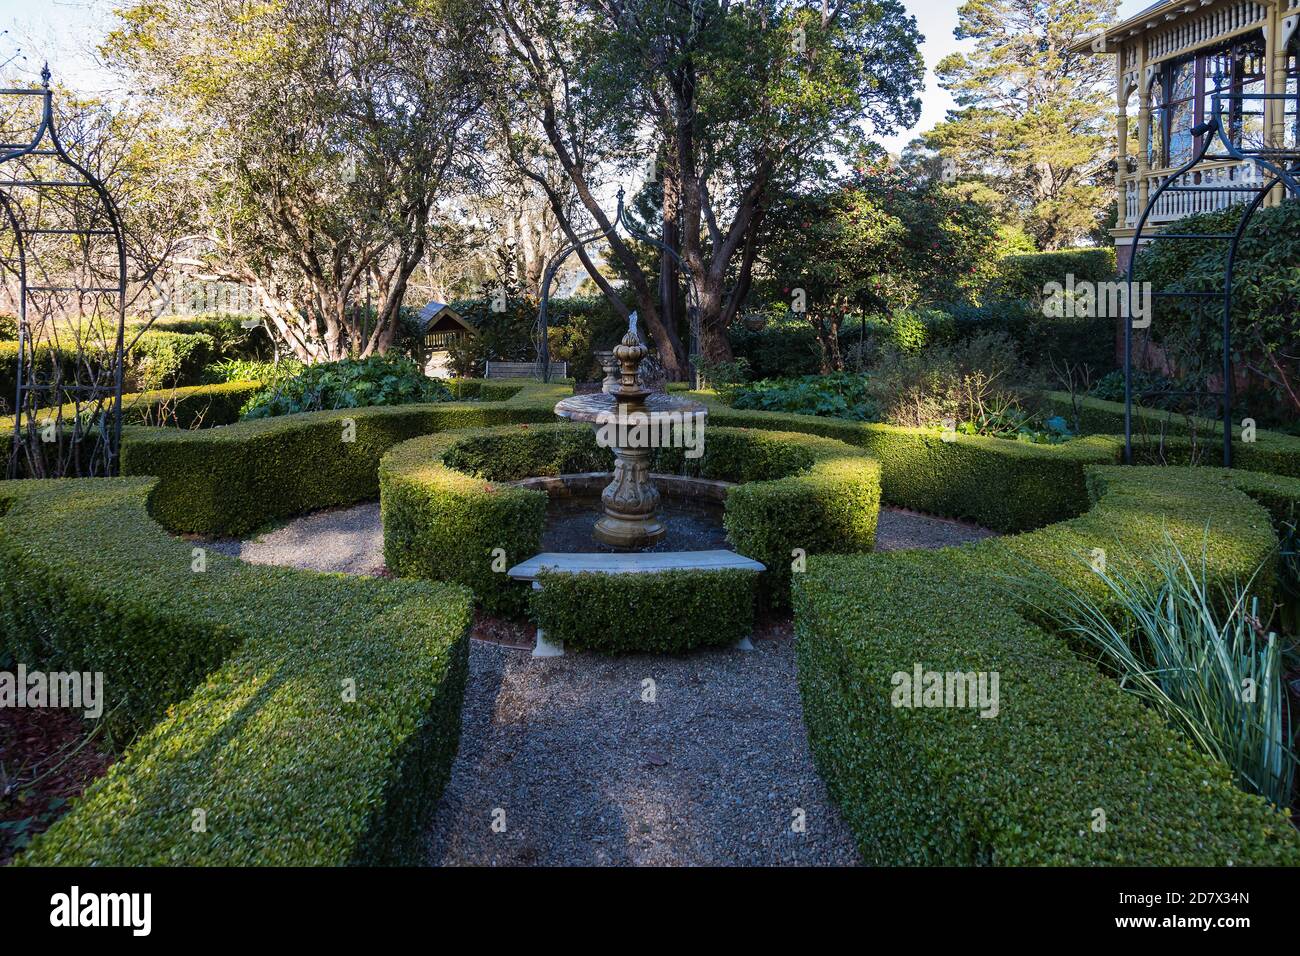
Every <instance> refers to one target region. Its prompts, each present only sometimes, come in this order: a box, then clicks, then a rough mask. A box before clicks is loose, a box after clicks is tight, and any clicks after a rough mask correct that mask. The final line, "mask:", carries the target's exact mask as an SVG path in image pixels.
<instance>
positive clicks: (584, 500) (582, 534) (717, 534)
mask: <svg viewBox="0 0 1300 956" xmlns="http://www.w3.org/2000/svg"><path fill="white" fill-rule="evenodd" d="M658 513H659V520H660V521H661V522H662V523H663V525H664V527H665V528H667V533H666V534H665V535H664V536H663V537H662V538H660V539H659V540H658V541H656V542H655V543H654V544H653V545H651V546H650V547H648V548H642V549H641V550H643V551H648V552H653V553H663V552H667V551H730V550H732V548H731V545H730V544H729V543H728V542H727V532H726V531H725V530H724V529H723V527H722V505H721V504H718V503H717V502H713V501H706V500H701V499H699V498H677V497H670V496H667V495H665V496H663V497H662V498H661V499H660V504H659V512H658ZM599 516H600V495H593V494H582V495H567V496H564V497H554V498H552V499H551V503H550V505H549V506H548V507H547V509H546V528H545V530H544V531H542V550H543V551H552V552H560V553H564V554H572V553H582V552H597V551H601V552H610V553H614V552H617V551H618V549H617V548H612V547H610V546H609V545H607V544H605V543H603V542H601V541H598V540H597V539H596V538H595V537H594V536H593V535H592V527H593V526H594V524H595V522H596V518H598V517H599Z"/></svg>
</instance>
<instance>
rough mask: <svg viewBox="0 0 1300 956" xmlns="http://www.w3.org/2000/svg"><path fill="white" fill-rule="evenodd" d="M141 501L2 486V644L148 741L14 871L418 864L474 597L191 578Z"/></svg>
mask: <svg viewBox="0 0 1300 956" xmlns="http://www.w3.org/2000/svg"><path fill="white" fill-rule="evenodd" d="M152 484H153V483H152V482H151V481H148V480H144V479H93V480H85V481H73V480H63V481H50V482H5V483H2V484H0V513H3V517H2V518H0V633H3V634H4V635H5V641H6V645H7V646H8V647H9V648H10V649H11V650H13V651H14V653H15V655H16V656H17V659H18V660H21V661H23V662H24V663H26V664H27V666H28V667H30V668H36V667H40V668H43V669H46V670H78V671H91V672H94V671H100V672H103V674H104V689H105V696H106V697H107V702H106V706H105V713H106V714H108V713H111V714H112V719H111V726H113V727H114V728H115V730H116V733H117V735H118V740H119V742H124V741H125V740H126V739H129V736H130V735H131V734H133V733H135V732H137V731H141V730H145V729H146V728H149V727H150V726H151V725H153V726H152V729H151V730H147V731H146V732H144V733H143V735H142V736H140V737H139V738H138V739H137V740H135V742H134V743H132V744H131V745H130V746H129V747H128V748H127V749H126V751H125V753H124V754H123V756H122V758H121V759H120V760H118V761H117V762H116V763H115V764H114V765H113V766H112V767H111V768H110V770H109V772H108V774H107V776H106V777H104V778H102V779H101V780H99V781H97V782H96V783H95V784H94V785H92V786H91V787H90V789H88V790H87V792H86V793H85V794H84V795H83V796H82V797H81V798H79V799H78V800H77V801H76V803H75V804H74V806H73V808H72V810H71V811H70V812H69V813H68V814H67V815H66V816H65V817H63V818H62V819H60V820H59V821H58V822H57V823H55V825H54V826H53V827H52V828H51V829H50V830H49V831H48V832H46V833H45V834H43V835H41V836H40V837H38V838H37V839H36V840H35V841H34V843H33V844H32V846H31V848H30V849H29V850H28V851H27V852H25V853H24V854H23V855H22V856H21V857H20V858H19V860H18V863H19V864H27V865H51V864H72V865H87V866H89V865H96V866H112V865H135V864H145V865H159V864H168V865H175V864H181V865H200V864H202V865H248V864H259V865H328V864H341V863H393V862H413V861H414V860H415V859H416V858H417V857H418V856H419V853H420V847H421V845H422V844H421V841H420V835H421V834H422V833H423V831H424V829H425V828H426V827H427V825H428V822H429V820H430V819H431V817H432V813H433V810H434V807H435V806H436V804H437V801H438V797H439V794H440V792H441V790H442V787H443V786H444V784H445V782H446V779H447V775H448V773H449V771H450V766H451V762H452V759H453V758H454V756H455V753H456V746H457V741H458V738H459V732H460V705H461V698H462V691H463V686H464V681H465V673H466V667H467V646H468V645H467V640H468V637H467V634H468V627H469V622H470V597H469V595H468V594H467V593H466V592H464V591H463V590H461V589H460V588H457V587H455V586H451V585H435V584H428V583H425V582H419V581H407V582H390V581H382V580H378V579H365V578H353V579H347V578H342V577H339V576H335V575H319V574H312V573H306V572H298V571H291V570H284V569H274V568H264V567H256V566H250V565H246V564H243V563H241V562H239V561H236V560H233V559H228V558H223V557H221V556H219V555H216V554H208V555H205V558H204V560H205V561H206V565H205V567H204V569H203V570H195V564H194V561H195V555H194V553H193V551H192V549H191V547H190V545H189V544H188V543H185V542H181V541H177V540H175V539H173V538H170V537H169V536H168V535H166V534H165V533H164V532H163V531H162V529H161V528H159V527H158V526H157V525H156V524H155V523H154V522H153V521H152V520H151V519H150V518H149V516H148V514H147V512H146V509H145V502H146V498H147V496H148V494H149V492H150V489H151V486H152ZM155 721H158V723H156V725H155V724H154V722H155ZM196 810H201V811H203V812H204V813H203V817H202V822H203V827H204V828H203V829H199V830H197V831H196V829H195V822H196V820H198V819H199V817H198V816H196V814H195V811H196Z"/></svg>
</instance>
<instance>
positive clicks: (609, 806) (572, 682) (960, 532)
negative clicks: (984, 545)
mask: <svg viewBox="0 0 1300 956" xmlns="http://www.w3.org/2000/svg"><path fill="white" fill-rule="evenodd" d="M990 534H991V532H988V531H985V530H983V529H981V528H976V527H974V526H972V525H967V524H963V523H961V522H956V521H949V520H946V519H943V518H933V517H929V516H925V515H917V514H913V513H909V512H903V511H896V510H892V509H885V510H882V511H881V514H880V527H879V532H878V540H877V546H878V548H879V549H880V550H895V549H899V548H908V547H913V548H916V547H920V548H936V547H944V546H946V545H952V544H961V543H964V542H967V541H974V540H979V539H981V538H984V537H988V536H989V535H990ZM208 547H211V548H212V549H213V550H217V551H220V552H222V553H225V554H231V555H235V556H238V557H241V558H243V559H244V560H245V561H250V562H253V563H258V564H281V565H292V566H296V567H302V568H311V569H314V570H318V571H339V572H344V573H350V574H377V573H381V572H382V571H383V535H382V529H381V527H380V519H379V506H378V504H375V503H369V504H362V505H357V506H355V507H350V508H337V509H332V510H329V511H321V512H317V513H315V514H311V515H308V516H306V517H303V518H299V519H297V520H295V521H291V522H289V523H287V524H285V525H283V526H282V527H279V528H276V529H274V530H272V531H270V532H267V533H266V534H263V535H261V536H259V537H257V538H256V539H253V540H250V541H246V542H240V541H236V540H221V541H212V542H209V544H208ZM475 633H476V635H480V636H488V637H489V638H490V639H491V640H475V641H473V642H472V643H471V646H470V679H469V685H468V687H467V688H466V691H465V708H464V713H463V723H462V732H461V743H460V751H459V753H458V755H457V757H456V762H455V764H454V765H453V767H452V775H451V781H450V782H449V783H448V785H447V789H446V792H445V793H444V794H443V798H442V802H441V803H440V804H439V807H438V812H437V816H436V819H435V821H434V825H433V828H432V830H431V831H430V834H429V838H428V839H429V846H428V853H429V856H428V859H429V862H430V863H433V864H438V865H480V866H493V865H521V864H531V865H596V864H608V865H644V864H648V865H751V866H752V865H760V866H761V865H779V864H795V865H805V866H838V865H852V864H856V863H857V862H858V855H857V850H856V848H855V847H854V845H853V839H852V836H851V835H850V834H849V832H848V830H847V829H846V828H845V826H844V824H843V823H842V821H841V820H840V818H839V815H838V813H837V812H836V810H835V808H834V807H833V806H832V805H831V804H830V802H829V800H828V798H827V795H826V791H825V787H824V786H823V784H822V782H821V780H820V779H819V778H818V776H817V773H816V771H815V770H814V768H813V764H812V758H811V755H810V754H809V751H808V741H807V736H806V733H805V730H804V726H803V717H802V707H801V704H800V701H799V690H798V685H797V682H796V673H795V659H794V640H793V637H792V634H791V628H790V624H789V622H788V621H785V622H775V623H770V624H768V625H765V626H764V628H763V629H762V630H761V631H760V633H758V634H756V635H755V638H754V642H753V643H754V649H753V650H752V651H741V650H736V649H727V650H713V651H703V652H696V653H693V654H689V655H685V656H680V657H668V656H659V655H655V656H650V655H644V656H634V657H603V656H600V655H591V654H574V653H570V654H568V655H566V656H564V657H560V658H543V659H534V658H533V657H532V656H531V654H530V652H529V650H528V649H527V648H526V647H525V648H520V647H512V646H509V644H510V642H511V641H514V642H516V643H524V644H527V642H528V637H529V634H528V631H527V630H526V629H525V628H524V627H522V626H516V625H512V624H509V623H508V622H500V621H492V620H490V619H489V620H481V621H480V622H479V623H478V625H477V626H476V628H475ZM492 641H496V642H498V643H493V642H492ZM647 682H652V683H647ZM643 698H653V699H643Z"/></svg>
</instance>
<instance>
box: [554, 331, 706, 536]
mask: <svg viewBox="0 0 1300 956" xmlns="http://www.w3.org/2000/svg"><path fill="white" fill-rule="evenodd" d="M636 322H637V316H636V313H635V312H633V313H632V314H631V316H629V317H628V324H627V334H626V335H625V336H623V340H622V342H620V343H619V344H618V345H617V346H615V348H614V359H615V361H617V362H618V366H619V380H618V384H617V385H616V386H614V387H613V388H611V389H610V390H609V391H607V392H599V393H597V394H594V395H574V396H572V397H570V398H566V399H564V400H563V401H561V402H560V403H559V404H557V405H556V406H555V414H556V415H558V416H559V417H560V418H566V419H568V420H569V421H574V422H589V423H591V424H593V425H595V426H596V429H597V437H598V440H600V442H601V444H603V445H608V446H610V447H612V448H613V449H614V459H615V462H614V477H613V480H612V481H611V482H610V483H609V485H608V486H607V487H606V488H605V490H604V492H602V493H601V496H600V500H601V507H602V510H603V512H604V513H603V514H602V515H601V516H600V518H599V519H597V521H596V524H595V528H594V529H593V532H592V533H593V534H594V535H595V537H596V539H597V540H598V541H601V542H603V543H604V544H606V545H609V546H610V547H613V548H619V549H621V550H625V551H636V550H639V549H641V548H645V547H648V546H650V545H652V544H654V543H655V542H656V541H658V540H659V539H660V538H662V537H663V536H664V532H665V528H664V525H663V523H662V522H661V521H660V520H659V517H658V510H659V489H657V488H656V487H655V485H654V482H653V481H652V480H651V476H650V462H651V459H652V458H653V456H654V451H655V449H656V448H659V447H663V445H664V444H665V443H666V442H669V441H672V440H674V436H676V437H677V438H680V437H681V436H682V434H683V430H684V429H687V430H689V429H695V430H696V431H695V434H698V435H699V436H700V437H701V438H702V429H703V426H704V420H705V417H706V416H707V415H708V408H707V407H706V406H704V405H703V404H701V403H700V402H696V401H692V400H690V399H686V398H677V397H674V396H671V395H668V394H666V393H657V392H651V391H650V390H649V389H647V388H644V387H642V385H641V384H640V382H639V381H638V379H637V370H638V369H639V368H640V366H641V362H642V360H644V359H645V357H646V355H648V354H649V350H648V349H647V348H646V347H645V345H643V344H642V342H641V337H640V336H639V335H638V334H637V330H636Z"/></svg>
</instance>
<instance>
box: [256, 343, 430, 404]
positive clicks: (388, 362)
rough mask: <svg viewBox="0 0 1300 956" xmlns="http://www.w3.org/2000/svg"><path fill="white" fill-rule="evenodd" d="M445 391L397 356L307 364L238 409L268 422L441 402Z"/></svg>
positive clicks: (412, 363)
mask: <svg viewBox="0 0 1300 956" xmlns="http://www.w3.org/2000/svg"><path fill="white" fill-rule="evenodd" d="M450 400H451V392H450V391H449V390H448V389H447V386H446V385H445V384H443V383H442V381H441V380H439V379H435V378H429V377H428V376H427V375H425V374H424V370H423V369H421V368H420V366H419V365H417V364H416V363H415V362H413V361H411V359H409V358H406V357H405V356H402V355H393V354H389V355H372V356H370V357H369V358H365V359H343V360H341V361H338V362H322V363H320V364H318V365H308V366H305V367H304V368H302V370H301V371H299V372H298V373H297V374H296V375H294V376H292V377H291V378H288V379H285V380H284V381H280V382H277V383H276V384H275V385H274V386H272V387H271V388H268V389H267V390H266V391H265V392H263V393H262V394H261V395H258V396H257V397H256V398H254V399H253V401H251V402H249V404H248V407H247V408H246V409H245V410H244V417H245V418H273V417H275V416H277V415H295V414H298V413H299V412H317V411H328V410H331V409H338V408H370V407H374V406H380V405H411V404H415V403H417V402H446V401H450Z"/></svg>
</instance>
